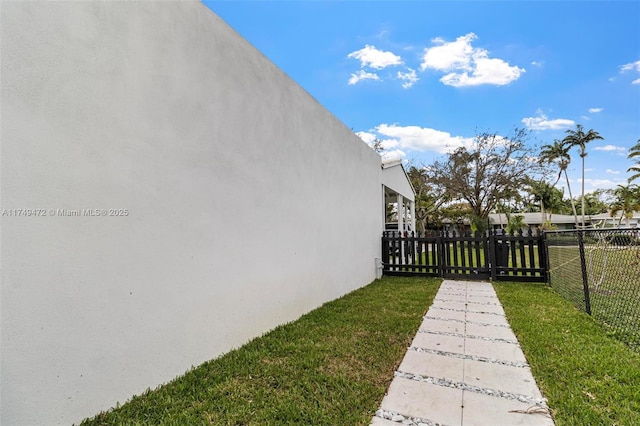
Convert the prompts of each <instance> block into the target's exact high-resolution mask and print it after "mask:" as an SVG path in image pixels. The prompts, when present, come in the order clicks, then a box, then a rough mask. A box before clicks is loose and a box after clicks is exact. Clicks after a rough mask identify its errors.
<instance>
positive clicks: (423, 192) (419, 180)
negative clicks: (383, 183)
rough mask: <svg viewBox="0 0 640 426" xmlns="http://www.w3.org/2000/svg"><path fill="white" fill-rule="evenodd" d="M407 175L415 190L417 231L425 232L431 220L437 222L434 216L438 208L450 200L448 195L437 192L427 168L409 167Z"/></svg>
mask: <svg viewBox="0 0 640 426" xmlns="http://www.w3.org/2000/svg"><path fill="white" fill-rule="evenodd" d="M407 175H408V176H409V180H410V181H411V185H413V189H414V190H415V215H416V229H417V231H419V232H424V231H425V230H426V228H427V224H428V222H429V219H432V222H435V220H434V219H435V218H434V216H435V215H436V212H437V210H438V208H439V207H440V206H441V205H443V204H444V203H445V202H447V201H449V200H450V198H449V196H448V194H447V193H443V192H440V191H437V190H436V188H435V185H434V184H433V183H432V182H431V176H430V175H429V173H428V171H427V169H426V168H425V167H416V166H409V171H408V172H407Z"/></svg>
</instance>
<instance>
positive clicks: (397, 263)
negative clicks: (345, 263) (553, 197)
mask: <svg viewBox="0 0 640 426" xmlns="http://www.w3.org/2000/svg"><path fill="white" fill-rule="evenodd" d="M382 265H383V273H384V274H385V275H422V276H435V277H442V278H452V279H468V280H487V279H492V280H497V281H532V282H547V281H548V279H547V276H548V273H547V254H546V248H545V243H544V236H543V235H533V233H532V230H531V229H529V230H528V231H527V232H526V233H523V232H522V231H521V232H519V233H518V234H510V235H506V234H502V233H497V232H490V233H488V234H484V235H482V234H476V235H471V234H470V233H467V234H461V235H460V234H456V233H453V232H427V233H423V234H420V233H417V232H405V233H400V232H398V231H386V232H384V233H383V236H382Z"/></svg>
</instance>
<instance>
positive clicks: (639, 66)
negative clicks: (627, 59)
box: [620, 61, 640, 72]
mask: <svg viewBox="0 0 640 426" xmlns="http://www.w3.org/2000/svg"><path fill="white" fill-rule="evenodd" d="M627 71H638V72H640V61H635V62H631V63H628V64H624V65H622V66H621V67H620V72H627Z"/></svg>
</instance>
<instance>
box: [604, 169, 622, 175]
mask: <svg viewBox="0 0 640 426" xmlns="http://www.w3.org/2000/svg"><path fill="white" fill-rule="evenodd" d="M607 173H609V174H611V175H619V174H620V171H618V170H611V169H607Z"/></svg>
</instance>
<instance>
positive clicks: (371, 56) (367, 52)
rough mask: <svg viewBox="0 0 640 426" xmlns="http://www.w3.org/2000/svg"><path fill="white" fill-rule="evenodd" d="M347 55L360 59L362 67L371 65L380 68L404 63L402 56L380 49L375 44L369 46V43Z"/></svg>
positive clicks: (370, 66)
mask: <svg viewBox="0 0 640 426" xmlns="http://www.w3.org/2000/svg"><path fill="white" fill-rule="evenodd" d="M347 57H349V58H355V59H358V60H360V66H361V67H362V68H364V67H369V68H373V69H376V70H379V69H382V68H386V67H388V66H392V65H402V58H401V57H400V56H397V55H395V54H393V53H392V52H385V51H382V50H378V49H376V47H375V46H369V45H368V44H367V45H365V46H364V47H363V48H362V49H360V50H356V51H355V52H351V53H349V55H347Z"/></svg>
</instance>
